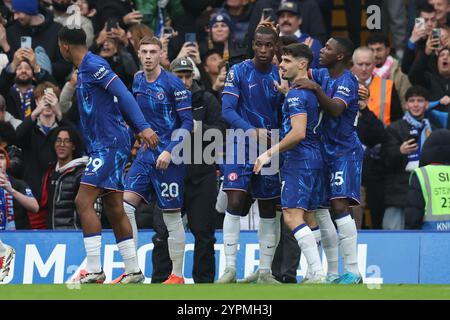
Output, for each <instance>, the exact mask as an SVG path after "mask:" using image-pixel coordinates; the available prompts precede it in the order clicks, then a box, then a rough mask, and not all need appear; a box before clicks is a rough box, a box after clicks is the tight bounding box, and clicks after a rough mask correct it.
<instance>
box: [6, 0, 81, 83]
mask: <svg viewBox="0 0 450 320" xmlns="http://www.w3.org/2000/svg"><path fill="white" fill-rule="evenodd" d="M12 9H13V12H14V19H15V23H13V24H12V25H11V26H9V27H8V28H7V29H6V34H4V33H3V32H2V30H1V27H0V39H2V38H3V37H5V38H6V39H7V42H8V43H7V44H8V46H7V47H5V45H6V43H4V45H3V49H4V51H5V53H7V54H8V57H9V60H10V61H12V60H13V58H14V54H15V52H16V51H17V50H18V49H19V48H21V47H22V43H23V42H22V40H23V38H22V37H30V38H31V46H30V47H31V48H32V49H33V50H34V51H35V55H36V59H37V61H39V64H40V66H41V68H42V69H46V70H47V71H48V72H49V73H50V74H51V75H52V76H53V77H54V78H55V79H56V81H57V82H58V83H59V84H61V85H62V84H63V83H64V81H65V78H66V77H67V76H68V75H69V73H70V72H71V70H72V66H71V65H70V64H69V63H68V62H66V61H65V60H64V58H63V57H62V56H61V53H60V52H59V49H58V45H57V44H58V38H57V35H58V31H59V30H60V29H61V28H62V26H61V25H60V24H59V23H57V22H55V21H54V18H53V13H52V12H50V11H49V10H47V9H45V8H44V7H39V1H38V0H14V1H12ZM0 44H1V40H0Z"/></svg>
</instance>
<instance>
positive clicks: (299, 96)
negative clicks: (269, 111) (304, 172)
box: [281, 89, 323, 169]
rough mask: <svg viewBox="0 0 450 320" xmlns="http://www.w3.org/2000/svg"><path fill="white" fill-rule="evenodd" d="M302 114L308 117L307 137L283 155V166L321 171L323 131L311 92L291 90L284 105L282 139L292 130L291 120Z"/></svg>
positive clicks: (317, 107) (316, 104)
mask: <svg viewBox="0 0 450 320" xmlns="http://www.w3.org/2000/svg"><path fill="white" fill-rule="evenodd" d="M300 114H303V115H306V116H307V125H306V136H305V139H303V140H302V141H301V142H300V143H299V144H297V145H296V146H295V147H294V148H292V149H290V150H287V151H286V152H284V153H282V158H283V165H289V166H291V167H292V166H293V167H297V168H310V169H320V168H322V167H323V164H322V156H321V150H320V137H321V134H322V129H321V124H320V118H319V104H318V102H317V98H316V96H315V95H314V93H313V92H311V91H310V90H303V89H291V90H289V92H288V94H287V96H286V100H285V101H284V104H283V127H282V132H281V138H282V139H284V137H286V135H287V134H288V133H289V132H290V131H291V130H292V126H291V118H293V117H295V116H298V115H300Z"/></svg>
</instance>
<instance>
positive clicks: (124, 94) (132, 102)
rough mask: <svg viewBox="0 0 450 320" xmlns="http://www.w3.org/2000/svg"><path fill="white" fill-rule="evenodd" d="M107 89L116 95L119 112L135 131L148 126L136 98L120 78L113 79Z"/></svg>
mask: <svg viewBox="0 0 450 320" xmlns="http://www.w3.org/2000/svg"><path fill="white" fill-rule="evenodd" d="M107 90H108V92H109V93H111V94H112V95H114V96H116V97H117V100H118V105H119V109H120V113H121V114H122V115H123V117H124V118H125V121H126V122H127V123H128V124H129V125H130V126H131V127H132V128H133V131H134V132H135V133H139V132H142V131H143V130H145V129H147V128H150V125H149V124H148V123H147V121H146V120H145V118H144V115H143V113H142V111H141V108H140V107H139V105H138V103H137V102H136V99H134V97H133V95H132V94H131V92H130V91H128V88H127V87H126V86H125V85H124V84H123V82H122V80H120V79H115V80H114V81H112V83H111V84H110V85H109V86H108V89H107Z"/></svg>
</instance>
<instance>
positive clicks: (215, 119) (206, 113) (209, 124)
mask: <svg viewBox="0 0 450 320" xmlns="http://www.w3.org/2000/svg"><path fill="white" fill-rule="evenodd" d="M191 92H192V116H193V119H194V120H196V121H202V129H203V133H204V132H205V131H206V130H208V129H213V128H214V129H218V130H220V131H221V132H222V134H224V133H225V128H226V123H225V121H224V120H223V119H222V117H221V113H222V111H221V109H222V108H221V106H220V104H219V101H217V99H216V98H215V97H214V95H213V94H212V93H210V92H207V91H204V90H203V89H201V88H200V87H199V86H198V84H197V83H196V82H194V83H193V86H192V88H191ZM191 139H192V140H191V141H192V159H191V160H192V162H191V163H193V160H194V147H195V146H194V144H195V140H194V134H192V135H191ZM208 144H209V143H208V142H206V143H203V145H202V150H204V148H205V147H206V146H207V145H208ZM202 153H203V151H202ZM202 159H203V158H202ZM186 169H187V172H186V180H193V181H194V182H195V181H200V180H201V179H202V178H203V177H204V176H205V175H207V174H211V173H215V170H216V169H215V165H214V164H211V165H208V164H205V163H202V164H189V165H187V166H186Z"/></svg>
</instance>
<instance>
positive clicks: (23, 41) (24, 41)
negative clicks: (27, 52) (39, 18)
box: [20, 37, 31, 48]
mask: <svg viewBox="0 0 450 320" xmlns="http://www.w3.org/2000/svg"><path fill="white" fill-rule="evenodd" d="M20 47H21V48H31V37H20Z"/></svg>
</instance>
